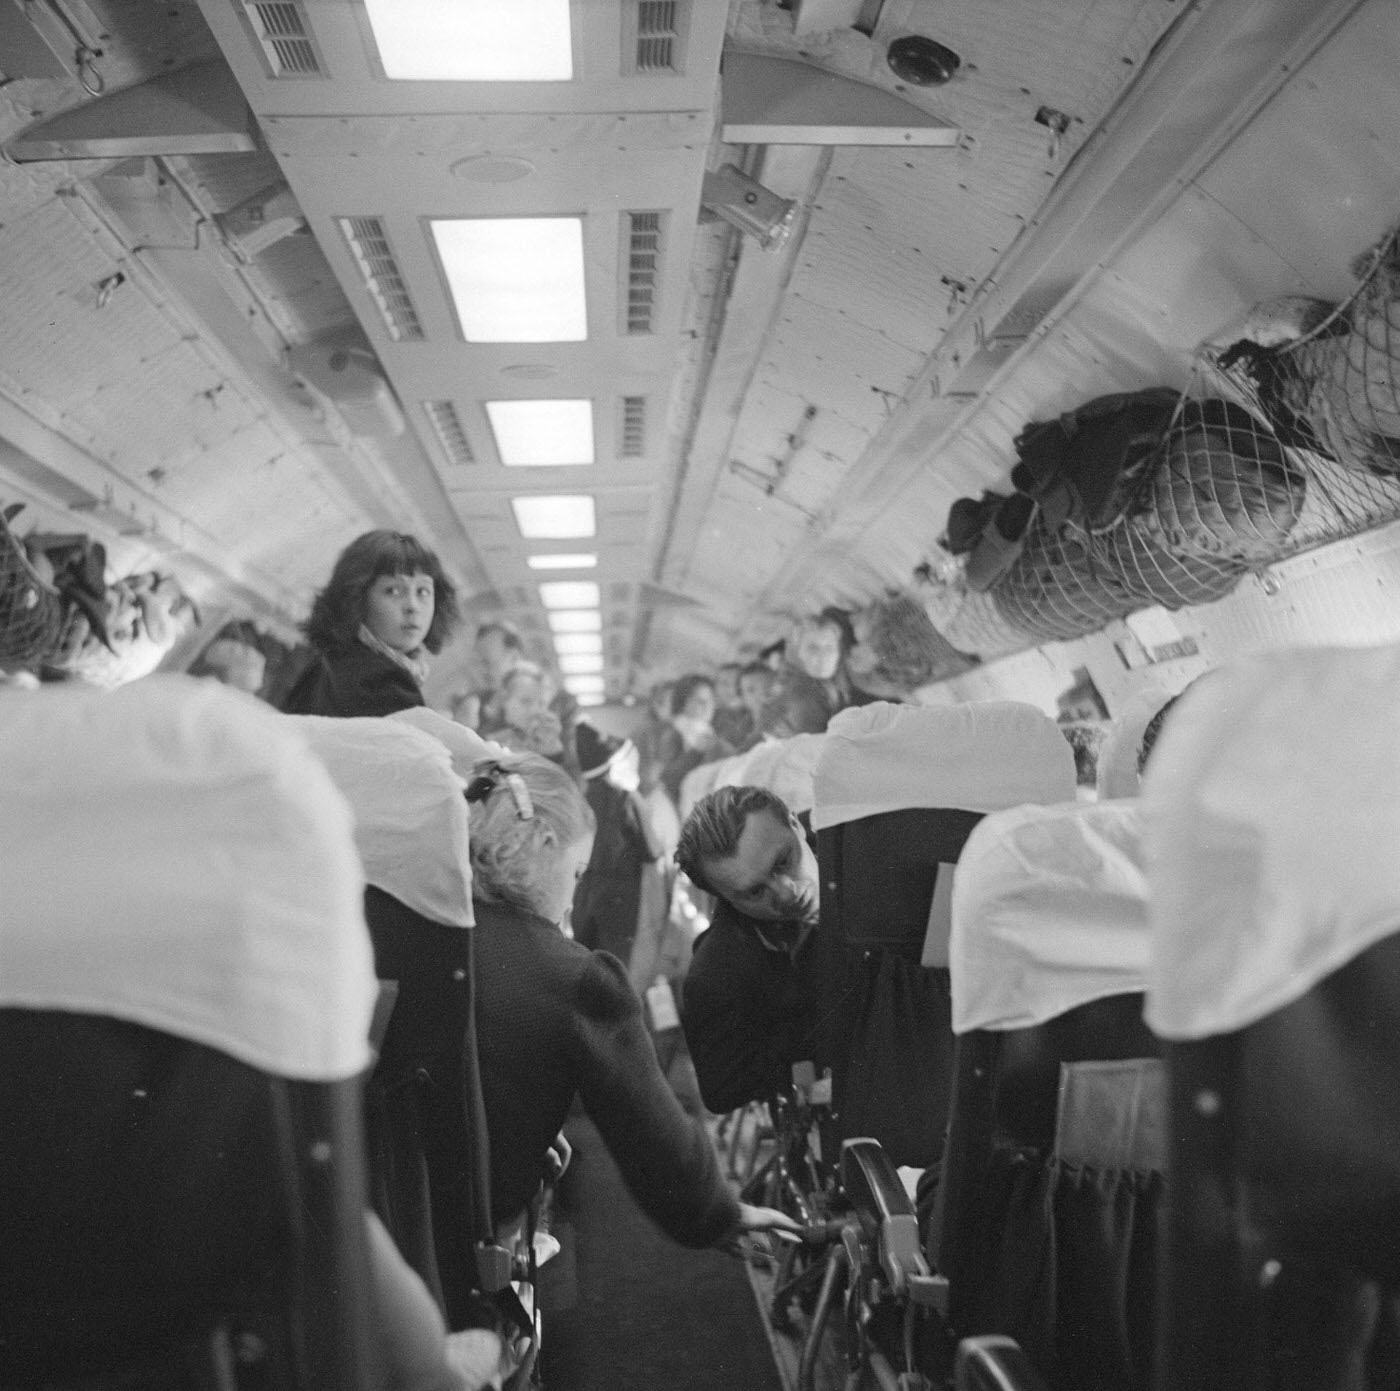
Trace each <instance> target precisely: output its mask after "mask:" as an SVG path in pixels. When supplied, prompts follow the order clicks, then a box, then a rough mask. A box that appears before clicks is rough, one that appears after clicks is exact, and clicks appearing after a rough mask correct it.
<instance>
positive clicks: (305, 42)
mask: <svg viewBox="0 0 1400 1391" xmlns="http://www.w3.org/2000/svg"><path fill="white" fill-rule="evenodd" d="M243 10H244V13H245V14H246V15H247V16H248V22H249V23H250V24H251V25H252V27H253V34H254V36H255V37H256V38H257V40H258V42H259V43H260V44H261V45H262V51H263V56H264V57H265V58H266V59H267V64H268V67H269V68H270V69H271V71H272V75H273V77H323V76H324V75H325V73H324V69H323V68H322V67H321V60H320V57H319V56H318V54H317V52H316V44H315V41H314V40H313V39H312V37H311V30H310V29H308V28H307V24H306V17H305V16H304V15H303V14H302V11H301V6H300V5H299V4H296V3H294V2H293V0H252V3H249V0H244V4H243Z"/></svg>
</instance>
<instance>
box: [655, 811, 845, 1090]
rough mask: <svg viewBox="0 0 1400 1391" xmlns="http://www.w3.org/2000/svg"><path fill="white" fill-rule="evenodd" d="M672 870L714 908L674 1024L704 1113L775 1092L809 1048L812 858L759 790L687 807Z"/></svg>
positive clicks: (814, 1011)
mask: <svg viewBox="0 0 1400 1391" xmlns="http://www.w3.org/2000/svg"><path fill="white" fill-rule="evenodd" d="M676 862H677V864H679V865H680V867H681V869H682V870H683V871H684V872H685V873H686V874H687V875H689V876H690V878H691V880H692V881H693V882H694V883H695V884H696V886H697V887H699V888H701V889H704V890H705V891H707V892H709V893H712V894H714V895H715V896H716V897H717V898H718V899H719V904H718V906H717V909H716V912H715V915H714V919H713V921H712V922H711V924H710V926H709V927H708V928H707V929H706V930H705V931H704V932H703V933H701V934H700V936H699V937H698V938H697V939H696V943H695V952H694V955H693V957H692V959H691V963H690V973H689V975H688V976H687V977H686V982H685V997H684V1008H683V1010H682V1023H683V1025H684V1027H685V1036H686V1041H687V1043H688V1044H689V1045H690V1053H691V1057H692V1058H693V1059H694V1061H695V1070H696V1073H697V1075H698V1076H699V1079H700V1095H701V1096H702V1097H703V1098H704V1101H705V1105H706V1106H708V1107H709V1108H710V1110H712V1111H717V1112H724V1111H732V1110H733V1109H734V1108H735V1107H737V1106H742V1105H744V1104H745V1103H747V1102H749V1101H754V1100H765V1099H767V1098H768V1097H771V1096H774V1095H776V1094H779V1093H781V1092H785V1091H786V1090H787V1088H788V1086H789V1085H790V1084H791V1082H792V1065H793V1064H794V1063H798V1062H805V1061H808V1060H811V1059H812V1058H813V1057H814V1053H815V1049H816V1043H817V1022H818V1004H817V980H816V967H817V960H816V956H817V953H816V933H815V927H816V922H817V910H818V907H819V902H820V881H819V876H818V873H817V860H816V856H815V854H813V852H812V848H811V846H810V845H809V844H808V843H807V839H806V837H805V835H804V834H803V831H802V826H801V824H800V823H799V821H798V820H797V818H796V817H795V816H794V815H793V814H792V813H791V812H790V811H789V810H788V808H787V806H786V805H785V804H784V803H783V801H782V800H781V799H780V798H778V797H776V796H775V795H774V794H773V793H771V792H769V791H768V790H767V789H766V788H762V787H722V788H718V789H717V790H716V791H714V792H711V793H710V794H709V795H708V796H706V797H703V798H701V800H700V801H699V802H698V803H696V805H695V807H694V809H693V810H692V811H691V813H690V815H689V816H688V817H687V818H686V822H685V825H684V826H683V827H682V828H681V838H680V845H679V846H678V848H677V850H676Z"/></svg>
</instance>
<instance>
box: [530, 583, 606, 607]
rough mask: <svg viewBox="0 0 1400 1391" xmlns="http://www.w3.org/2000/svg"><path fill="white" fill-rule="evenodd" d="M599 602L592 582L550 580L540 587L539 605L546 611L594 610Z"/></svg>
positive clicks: (595, 587) (599, 597)
mask: <svg viewBox="0 0 1400 1391" xmlns="http://www.w3.org/2000/svg"><path fill="white" fill-rule="evenodd" d="M601 602H602V595H601V594H600V593H599V592H598V586H597V585H596V584H595V583H594V582H593V581H592V580H550V581H549V582H548V583H547V584H542V585H541V586H540V603H542V604H543V605H544V606H545V608H547V609H596V608H597V607H598V605H599V604H600V603H601Z"/></svg>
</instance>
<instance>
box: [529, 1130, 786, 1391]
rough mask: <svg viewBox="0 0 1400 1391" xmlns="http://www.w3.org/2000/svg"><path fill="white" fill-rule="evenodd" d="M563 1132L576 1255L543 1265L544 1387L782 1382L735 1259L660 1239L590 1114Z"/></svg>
mask: <svg viewBox="0 0 1400 1391" xmlns="http://www.w3.org/2000/svg"><path fill="white" fill-rule="evenodd" d="M566 1133H567V1135H568V1137H569V1140H570V1141H571V1143H572V1144H573V1146H574V1162H573V1164H572V1165H571V1166H570V1170H569V1173H568V1174H566V1175H565V1178H564V1182H563V1183H562V1184H561V1185H560V1188H559V1191H558V1193H557V1194H556V1199H555V1203H556V1206H555V1213H556V1216H555V1222H554V1227H555V1230H556V1231H558V1232H559V1233H560V1234H561V1236H563V1237H564V1238H565V1239H566V1240H568V1241H569V1242H570V1244H571V1245H572V1246H573V1249H574V1253H575V1258H576V1259H575V1261H574V1262H570V1261H569V1260H568V1252H567V1251H566V1252H565V1254H564V1255H563V1256H561V1257H560V1264H561V1269H560V1270H559V1271H558V1272H555V1273H554V1276H553V1278H550V1276H551V1270H552V1268H553V1266H554V1262H551V1263H550V1265H547V1266H546V1267H545V1268H544V1270H543V1271H542V1272H541V1282H540V1285H541V1300H540V1304H541V1309H542V1312H543V1317H544V1347H543V1353H542V1358H541V1362H542V1370H543V1375H544V1385H545V1391H713V1388H715V1387H716V1386H732V1387H739V1388H743V1391H782V1387H783V1384H782V1381H781V1379H780V1378H779V1376H778V1370H777V1367H776V1365H775V1363H774V1361H773V1353H772V1350H771V1348H770V1346H769V1342H768V1335H767V1332H766V1331H765V1329H764V1326H763V1323H762V1320H761V1319H760V1316H759V1312H758V1307H757V1304H756V1303H755V1300H754V1295H753V1290H752V1288H751V1287H750V1284H749V1280H748V1275H747V1272H746V1270H745V1268H744V1266H743V1265H742V1263H741V1262H739V1261H738V1260H736V1259H735V1258H734V1257H733V1256H726V1255H723V1254H722V1253H720V1252H718V1251H691V1250H687V1249H686V1248H685V1247H683V1246H677V1245H676V1244H675V1243H674V1242H672V1241H669V1240H667V1238H666V1237H664V1236H662V1234H661V1233H660V1232H659V1231H657V1230H656V1228H655V1227H653V1226H652V1225H651V1223H650V1222H649V1221H648V1220H647V1219H646V1218H645V1217H643V1216H642V1214H641V1213H640V1212H639V1211H638V1210H637V1206H636V1204H635V1203H634V1202H633V1201H632V1199H631V1197H630V1196H629V1195H628V1193H627V1190H626V1188H625V1187H624V1186H623V1183H622V1179H621V1177H620V1175H619V1174H618V1171H617V1166H616V1165H615V1164H614V1163H613V1161H612V1157H611V1156H610V1155H609V1154H608V1152H607V1149H606V1148H605V1147H604V1145H603V1142H602V1140H601V1139H599V1137H598V1132H597V1131H596V1130H595V1129H594V1128H593V1125H592V1123H591V1122H589V1121H588V1120H586V1119H584V1118H582V1117H578V1116H576V1117H574V1118H573V1119H571V1120H570V1122H569V1124H568V1126H567V1128H566ZM565 1228H567V1229H568V1230H567V1231H566V1230H565ZM575 1274H576V1286H575ZM561 1287H565V1288H561ZM560 1299H563V1300H565V1301H567V1302H568V1304H569V1307H566V1308H560V1307H558V1302H557V1301H558V1300H560Z"/></svg>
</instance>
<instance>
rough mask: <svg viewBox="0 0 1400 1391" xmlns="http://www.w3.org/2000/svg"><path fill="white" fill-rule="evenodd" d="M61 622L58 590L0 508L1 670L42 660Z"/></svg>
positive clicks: (20, 667)
mask: <svg viewBox="0 0 1400 1391" xmlns="http://www.w3.org/2000/svg"><path fill="white" fill-rule="evenodd" d="M62 624H63V609H62V604H61V601H60V599H59V596H58V593H57V591H56V590H54V589H53V587H52V586H51V585H48V584H46V583H45V582H44V580H43V578H42V577H41V576H40V574H39V573H38V571H37V570H35V568H34V566H33V565H32V564H31V563H30V560H29V556H28V555H27V553H26V552H25V549H24V545H23V543H22V542H21V541H20V539H19V537H17V536H16V535H15V534H14V533H13V532H12V531H11V530H10V526H9V518H8V516H7V515H6V514H5V513H4V512H0V671H19V670H27V669H29V668H31V667H34V666H37V665H39V664H40V663H41V662H43V661H44V659H45V658H46V657H47V656H48V654H49V653H50V652H52V651H53V649H54V647H55V646H56V645H57V643H58V639H59V631H60V629H61V627H62Z"/></svg>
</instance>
